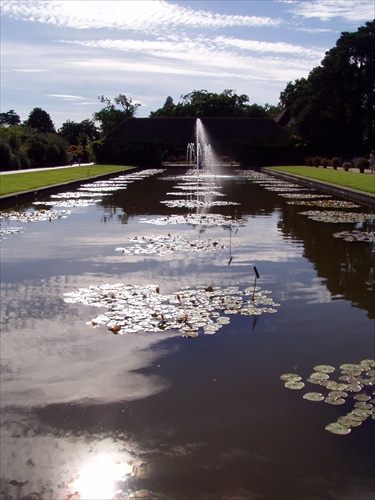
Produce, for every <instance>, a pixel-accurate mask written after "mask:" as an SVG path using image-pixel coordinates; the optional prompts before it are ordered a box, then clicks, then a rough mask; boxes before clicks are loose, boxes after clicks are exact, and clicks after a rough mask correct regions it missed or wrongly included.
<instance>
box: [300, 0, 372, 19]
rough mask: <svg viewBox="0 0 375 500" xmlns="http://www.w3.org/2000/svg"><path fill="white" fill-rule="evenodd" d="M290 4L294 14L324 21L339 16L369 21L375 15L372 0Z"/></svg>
mask: <svg viewBox="0 0 375 500" xmlns="http://www.w3.org/2000/svg"><path fill="white" fill-rule="evenodd" d="M292 6H293V9H292V12H293V14H295V15H296V16H300V17H303V18H305V19H312V18H317V19H320V20H321V21H325V22H326V21H330V20H332V19H333V18H340V19H342V20H344V21H347V22H350V23H353V22H357V21H358V22H361V21H371V20H372V19H373V18H374V17H375V5H374V2H373V0H362V1H350V0H334V1H331V0H317V1H308V2H307V1H304V2H292Z"/></svg>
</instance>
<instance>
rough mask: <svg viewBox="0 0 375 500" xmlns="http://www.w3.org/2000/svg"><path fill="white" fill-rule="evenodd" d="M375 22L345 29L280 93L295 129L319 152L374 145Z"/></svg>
mask: <svg viewBox="0 0 375 500" xmlns="http://www.w3.org/2000/svg"><path fill="white" fill-rule="evenodd" d="M374 39H375V21H372V22H368V23H366V25H365V26H362V27H360V28H358V31H357V32H355V33H348V32H344V33H342V34H341V37H340V38H339V39H338V41H337V43H336V46H335V47H334V48H332V49H331V50H329V51H328V52H326V55H325V58H324V59H323V61H322V63H321V66H318V67H316V68H314V69H313V70H312V71H311V72H310V74H309V76H308V78H307V79H300V80H296V81H295V82H294V83H292V82H289V83H288V84H287V86H286V88H285V90H284V91H283V92H282V93H281V94H280V102H281V104H282V105H283V107H284V108H285V107H289V108H290V111H291V113H292V115H293V116H294V118H295V120H296V131H297V133H298V134H299V135H300V136H301V137H303V138H304V139H306V140H307V141H309V142H310V143H311V144H312V145H313V146H314V147H315V149H316V150H317V151H319V154H323V155H341V154H347V155H358V154H361V153H363V154H365V153H366V152H368V150H369V149H371V148H373V147H374V146H375V44H374Z"/></svg>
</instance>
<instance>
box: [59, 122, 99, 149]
mask: <svg viewBox="0 0 375 500" xmlns="http://www.w3.org/2000/svg"><path fill="white" fill-rule="evenodd" d="M57 133H58V134H59V135H61V136H62V137H64V138H65V139H66V140H67V141H69V144H74V145H76V146H78V145H81V146H83V147H86V146H87V144H88V143H89V142H91V141H96V140H98V139H99V138H100V133H99V130H98V128H97V127H96V125H95V123H94V121H93V120H89V119H86V120H83V121H81V122H80V123H77V122H73V121H71V120H67V121H66V122H64V123H63V124H62V125H61V127H60V128H59V130H58V131H57Z"/></svg>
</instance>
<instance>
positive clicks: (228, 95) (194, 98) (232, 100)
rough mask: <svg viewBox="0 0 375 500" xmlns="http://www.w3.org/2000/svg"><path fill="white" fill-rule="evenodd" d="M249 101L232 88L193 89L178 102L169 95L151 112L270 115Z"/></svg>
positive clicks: (228, 115) (171, 114)
mask: <svg viewBox="0 0 375 500" xmlns="http://www.w3.org/2000/svg"><path fill="white" fill-rule="evenodd" d="M248 103H249V97H248V96H247V95H246V94H241V95H238V94H236V93H235V91H234V90H231V89H226V90H224V91H223V92H221V93H220V94H216V93H214V92H208V91H207V90H193V92H190V94H186V95H182V96H181V98H180V102H179V103H178V104H174V102H173V99H172V98H171V97H167V99H166V101H165V104H164V106H163V107H162V108H160V109H158V110H156V111H153V112H152V113H150V118H154V117H181V116H182V117H194V116H200V117H238V116H244V117H245V116H246V117H249V118H251V117H254V118H261V117H262V118H263V117H267V116H270V114H269V113H268V111H267V110H266V108H265V107H263V106H260V105H259V104H248ZM268 106H269V105H268ZM277 114H278V113H277Z"/></svg>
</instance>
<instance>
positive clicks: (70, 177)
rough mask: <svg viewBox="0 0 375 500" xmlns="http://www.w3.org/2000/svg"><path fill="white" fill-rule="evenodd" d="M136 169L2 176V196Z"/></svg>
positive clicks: (93, 167)
mask: <svg viewBox="0 0 375 500" xmlns="http://www.w3.org/2000/svg"><path fill="white" fill-rule="evenodd" d="M132 168H134V167H131V166H126V165H88V166H82V167H71V168H55V169H50V170H41V171H40V172H39V171H36V172H35V171H34V172H20V173H15V174H9V175H1V176H0V196H3V195H7V194H13V193H20V192H22V191H29V190H32V189H39V188H41V187H44V186H53V185H55V184H62V183H64V182H72V181H79V180H81V179H89V178H92V177H96V176H97V175H105V174H110V173H112V172H123V171H124V170H129V169H132Z"/></svg>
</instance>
